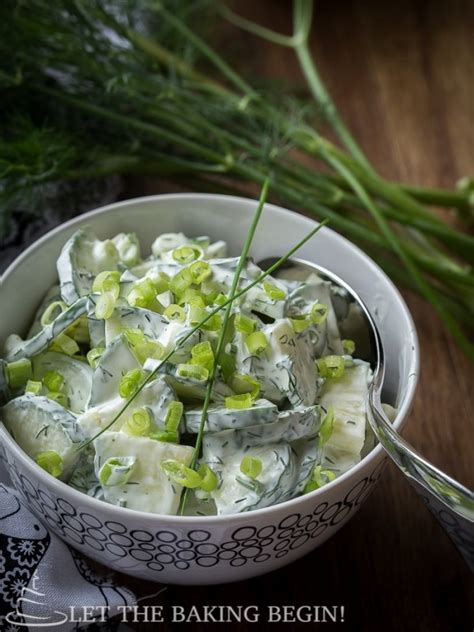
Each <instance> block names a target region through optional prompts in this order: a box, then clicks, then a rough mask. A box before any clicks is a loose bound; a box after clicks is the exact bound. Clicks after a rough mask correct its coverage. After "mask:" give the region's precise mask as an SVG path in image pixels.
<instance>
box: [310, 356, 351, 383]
mask: <svg viewBox="0 0 474 632" xmlns="http://www.w3.org/2000/svg"><path fill="white" fill-rule="evenodd" d="M316 365H317V367H318V372H319V375H320V376H321V377H324V378H327V379H338V378H340V377H341V376H342V374H343V373H344V367H345V362H344V358H343V356H338V355H329V356H324V358H319V360H316Z"/></svg>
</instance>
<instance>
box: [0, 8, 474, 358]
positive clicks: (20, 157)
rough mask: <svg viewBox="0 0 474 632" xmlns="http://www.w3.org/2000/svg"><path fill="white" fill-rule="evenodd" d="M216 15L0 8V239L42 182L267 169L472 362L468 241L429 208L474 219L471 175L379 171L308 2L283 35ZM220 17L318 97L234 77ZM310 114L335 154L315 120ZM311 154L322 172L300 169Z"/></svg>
mask: <svg viewBox="0 0 474 632" xmlns="http://www.w3.org/2000/svg"><path fill="white" fill-rule="evenodd" d="M217 8H218V11H217V12H216V11H215V10H214V9H215V5H214V4H213V3H212V2H199V1H195V2H185V1H183V0H168V1H166V2H165V1H158V0H149V1H146V0H116V1H114V2H112V1H102V2H95V1H93V0H74V1H73V0H57V1H56V2H55V3H53V4H51V3H47V2H45V0H30V1H29V2H28V3H27V4H24V3H20V2H17V1H15V0H4V2H3V3H1V4H0V52H1V53H2V54H1V55H0V89H1V90H2V102H3V117H2V122H1V123H0V129H1V133H0V139H1V140H0V235H1V234H2V233H3V234H5V232H6V230H7V228H8V219H9V217H10V216H11V214H12V212H13V210H14V209H16V208H19V207H20V208H21V206H22V202H21V201H22V200H24V199H26V198H27V197H28V195H30V196H31V197H33V198H36V196H35V191H36V190H37V188H38V187H42V186H45V185H46V184H47V183H59V182H71V181H82V180H83V179H100V178H104V177H105V176H109V175H117V174H129V173H149V174H156V175H166V177H167V178H172V179H176V180H177V181H179V182H182V181H183V179H185V180H186V182H187V183H191V182H192V183H193V186H195V187H197V188H201V189H209V188H212V187H219V188H222V189H224V190H230V191H235V190H237V191H239V190H240V187H241V185H242V183H244V182H253V183H256V184H259V185H262V184H263V182H264V180H265V177H266V174H267V173H268V172H270V173H271V174H272V192H273V195H274V196H276V198H277V199H278V201H280V202H281V203H283V204H285V205H287V206H290V207H295V208H299V209H302V210H304V211H305V212H306V213H308V214H311V215H314V216H315V217H316V218H317V219H329V220H330V222H331V225H332V226H333V227H334V228H335V229H336V230H338V231H340V232H342V233H344V234H346V235H347V236H348V237H350V238H351V239H352V240H354V241H356V242H357V243H359V244H360V245H361V246H362V247H363V248H364V249H365V250H367V251H368V252H369V253H370V254H371V255H372V256H373V257H374V258H375V259H376V260H377V261H378V262H379V263H380V264H381V265H382V266H383V267H384V268H385V269H386V270H387V272H388V273H389V274H391V276H392V277H394V278H395V279H396V280H398V281H400V282H403V283H404V284H405V285H408V286H410V287H412V288H413V289H415V290H416V291H418V292H419V293H420V294H421V295H422V296H424V297H425V298H426V299H427V300H428V301H430V302H431V303H432V305H433V306H434V307H435V309H436V310H437V311H438V313H439V315H440V316H441V318H442V319H443V321H444V322H445V324H446V326H447V327H448V329H449V330H450V331H451V333H452V334H453V335H454V337H455V338H456V340H457V341H458V343H459V344H460V346H461V347H462V348H463V349H464V351H465V352H466V353H467V354H468V355H469V356H470V357H471V358H474V347H473V345H472V344H471V342H470V341H469V340H468V338H467V337H466V334H465V331H463V326H469V325H472V321H473V311H474V276H473V274H472V269H471V266H472V263H473V260H474V248H473V246H474V239H473V238H472V237H471V236H470V235H469V234H467V232H464V231H461V230H458V229H454V228H452V227H450V226H449V225H448V224H446V223H445V222H443V221H442V220H441V219H439V218H438V217H437V216H436V215H435V214H434V213H433V212H432V210H431V208H430V207H431V206H433V205H441V206H443V205H444V206H446V207H448V208H455V209H456V210H457V211H458V213H459V215H460V217H467V218H470V217H471V214H472V203H473V199H472V198H473V197H474V194H473V191H472V188H471V183H470V182H469V181H465V183H464V188H463V189H462V190H459V191H444V190H432V189H420V188H414V187H411V188H410V187H404V186H402V185H399V184H395V183H392V182H388V181H386V180H384V179H383V178H381V177H380V176H379V175H378V174H377V172H376V170H375V169H374V167H373V166H372V165H371V164H370V163H369V162H368V160H367V158H366V157H365V156H364V154H363V152H362V150H361V149H360V147H359V146H358V144H357V143H356V141H355V140H354V139H353V137H352V136H351V134H350V132H349V131H348V130H347V128H346V127H345V125H344V122H343V121H342V119H341V118H340V116H339V114H338V112H337V109H336V108H335V106H334V104H333V103H332V101H331V99H330V96H329V95H328V93H327V91H326V89H325V87H324V84H323V83H322V82H321V80H320V77H319V74H318V72H317V68H316V66H315V64H314V60H313V59H312V57H311V55H310V53H309V49H308V45H307V43H308V36H309V32H310V26H311V10H312V3H311V2H310V1H308V0H294V34H293V36H292V37H285V36H282V35H279V34H277V33H273V32H272V31H268V30H267V29H264V28H262V27H260V26H259V25H256V24H253V23H249V22H247V21H245V20H242V19H241V18H239V17H238V16H235V15H234V14H232V13H231V12H229V11H228V10H227V9H225V7H223V6H222V4H221V3H218V4H217ZM223 18H224V19H228V20H231V21H233V22H234V23H235V24H237V25H238V26H239V27H241V28H245V29H247V30H250V31H251V32H252V33H254V34H255V36H257V37H264V38H266V39H270V40H271V41H274V42H275V43H276V44H279V45H282V46H285V47H287V48H288V49H291V51H292V52H294V54H296V56H297V58H298V60H299V62H300V66H301V69H302V72H303V74H304V76H305V78H306V80H307V84H308V88H309V91H310V93H311V95H312V98H313V100H312V101H311V102H308V100H306V102H304V103H302V102H301V99H300V98H299V97H297V96H296V95H290V97H289V98H281V95H277V94H272V93H271V92H268V91H262V90H259V89H258V88H257V87H255V86H253V85H251V84H250V83H249V82H248V81H247V80H246V79H245V78H244V77H242V76H240V75H239V74H238V73H237V72H236V71H235V69H234V68H233V67H232V66H231V65H230V64H229V62H228V61H227V60H226V59H224V58H223V57H222V56H221V55H220V54H219V53H218V52H217V51H216V50H214V49H212V48H211V47H210V46H209V44H208V43H207V41H208V37H206V38H205V39H204V38H203V37H202V36H201V33H200V32H199V28H201V27H200V25H202V24H203V23H206V24H208V25H209V24H211V25H214V26H217V25H218V22H219V20H221V19H223ZM315 111H317V112H318V113H319V116H323V117H325V118H326V120H327V121H328V122H329V123H330V124H331V125H332V127H333V129H334V130H335V132H336V133H337V135H338V136H339V139H340V141H341V143H342V146H343V148H341V147H339V146H337V145H335V144H334V143H332V142H330V141H329V140H328V139H327V138H325V137H324V136H322V135H321V134H320V133H319V131H318V130H317V129H316V128H315V127H314V126H313V121H314V113H315ZM293 150H297V152H294V151H293ZM305 155H307V156H311V157H312V158H313V159H316V160H317V161H318V163H316V164H317V165H318V164H320V165H321V167H320V168H318V167H316V168H314V167H308V166H307V164H308V163H307V160H305V159H304V156H305ZM39 210H40V209H39Z"/></svg>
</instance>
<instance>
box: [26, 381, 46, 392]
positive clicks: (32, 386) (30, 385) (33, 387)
mask: <svg viewBox="0 0 474 632" xmlns="http://www.w3.org/2000/svg"><path fill="white" fill-rule="evenodd" d="M42 390H43V384H42V383H41V382H35V381H34V380H28V382H27V383H26V386H25V393H33V395H40V394H41V391H42Z"/></svg>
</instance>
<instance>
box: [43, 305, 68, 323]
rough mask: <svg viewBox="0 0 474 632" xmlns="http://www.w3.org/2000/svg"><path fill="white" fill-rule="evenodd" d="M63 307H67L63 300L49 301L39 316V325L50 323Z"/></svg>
mask: <svg viewBox="0 0 474 632" xmlns="http://www.w3.org/2000/svg"><path fill="white" fill-rule="evenodd" d="M65 309H67V305H66V303H64V302H63V301H54V302H53V303H50V304H49V305H48V307H47V308H46V309H45V310H44V312H43V314H42V316H41V325H42V326H43V327H46V326H47V325H50V324H51V323H52V322H53V321H54V320H56V318H57V317H58V316H59V314H62V313H63V312H64V310H65Z"/></svg>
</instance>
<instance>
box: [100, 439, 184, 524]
mask: <svg viewBox="0 0 474 632" xmlns="http://www.w3.org/2000/svg"><path fill="white" fill-rule="evenodd" d="M94 445H95V451H96V456H95V462H94V467H95V474H96V476H98V475H99V472H100V469H101V467H102V466H103V464H104V463H105V462H106V461H107V459H110V458H116V457H129V458H131V459H133V460H134V466H133V469H132V473H131V475H130V478H129V479H128V481H127V482H126V483H125V484H118V485H111V486H107V485H102V492H103V495H104V499H105V500H106V501H107V502H109V503H112V504H113V505H120V506H122V507H128V508H129V509H136V510H139V511H148V512H150V513H157V514H163V515H175V514H176V513H177V511H178V506H179V500H180V497H181V491H182V487H181V486H180V485H178V484H176V483H174V482H170V481H169V479H168V477H167V476H166V474H165V473H164V472H163V471H162V469H161V467H160V463H161V462H162V461H165V460H167V459H175V460H178V461H181V462H182V463H184V464H185V465H186V466H189V464H190V463H191V459H192V456H193V448H191V447H189V446H184V445H176V444H174V443H164V442H162V441H155V440H153V439H148V438H145V437H130V436H128V435H126V434H124V433H122V432H107V433H105V434H103V435H101V436H100V437H98V438H97V439H96V440H95V442H94Z"/></svg>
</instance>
